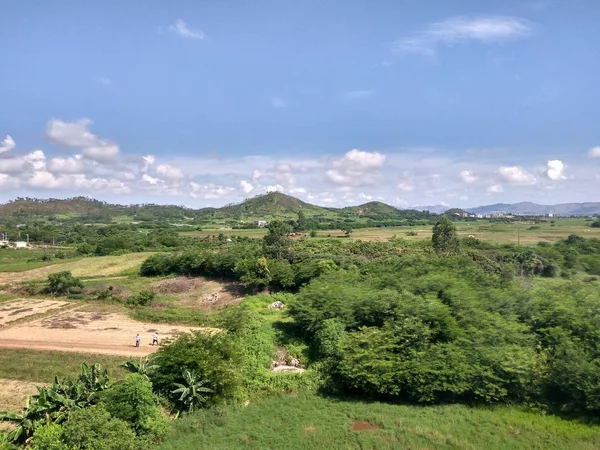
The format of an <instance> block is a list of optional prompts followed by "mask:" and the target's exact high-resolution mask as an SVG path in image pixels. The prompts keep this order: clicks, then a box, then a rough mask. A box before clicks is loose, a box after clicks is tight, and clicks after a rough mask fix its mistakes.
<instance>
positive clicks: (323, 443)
mask: <svg viewBox="0 0 600 450" xmlns="http://www.w3.org/2000/svg"><path fill="white" fill-rule="evenodd" d="M197 448H211V449H228V450H234V449H265V448H294V449H327V450H333V449H344V450H346V449H355V448H356V449H401V448H410V449H415V450H416V449H486V450H494V449H498V450H507V449H544V450H550V449H580V450H587V449H589V450H591V449H598V448H600V428H598V427H597V426H590V425H585V424H581V423H577V422H570V421H566V420H562V419H560V418H557V417H552V416H544V415H542V414H538V413H532V412H524V411H521V410H519V409H516V408H512V407H495V408H470V407H467V406H463V405H446V406H431V407H423V406H404V405H390V404H385V403H378V402H372V403H367V402H362V401H345V400H344V401H342V400H338V399H328V398H323V397H319V396H317V395H314V394H309V393H302V394H300V395H297V396H281V397H272V398H269V399H265V400H263V401H260V402H258V403H256V404H253V403H251V404H250V405H249V406H247V407H229V408H224V409H218V410H211V411H206V412H200V413H197V414H195V415H193V416H190V417H188V418H185V419H183V420H181V421H178V422H175V424H174V430H173V432H172V433H171V435H170V436H168V437H167V440H166V443H165V444H163V445H162V446H160V449H161V450H188V449H190V450H191V449H197Z"/></svg>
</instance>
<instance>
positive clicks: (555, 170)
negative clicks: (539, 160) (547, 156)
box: [545, 159, 567, 181]
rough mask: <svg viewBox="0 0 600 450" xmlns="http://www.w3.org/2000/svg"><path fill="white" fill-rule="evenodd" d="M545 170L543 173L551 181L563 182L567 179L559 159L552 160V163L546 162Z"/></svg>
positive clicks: (563, 166)
mask: <svg viewBox="0 0 600 450" xmlns="http://www.w3.org/2000/svg"><path fill="white" fill-rule="evenodd" d="M546 165H547V167H548V168H547V170H546V172H545V174H546V176H547V177H548V178H549V179H550V180H552V181H559V180H565V179H566V178H567V177H566V176H565V175H564V173H563V172H564V170H565V165H564V163H563V162H562V161H561V160H559V159H553V160H552V161H548V163H547V164H546Z"/></svg>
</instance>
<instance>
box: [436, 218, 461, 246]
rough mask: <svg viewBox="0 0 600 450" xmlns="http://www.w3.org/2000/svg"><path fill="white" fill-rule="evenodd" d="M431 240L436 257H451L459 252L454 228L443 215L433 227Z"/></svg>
mask: <svg viewBox="0 0 600 450" xmlns="http://www.w3.org/2000/svg"><path fill="white" fill-rule="evenodd" d="M431 240H432V242H433V249H434V250H435V252H436V253H437V254H438V255H444V256H447V255H452V254H455V253H457V252H458V250H459V242H458V237H457V236H456V227H455V226H454V224H453V223H452V222H451V221H450V219H448V217H447V216H445V215H442V216H441V217H440V218H439V219H438V221H437V222H436V223H435V225H434V226H433V235H432V236H431Z"/></svg>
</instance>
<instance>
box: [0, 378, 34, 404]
mask: <svg viewBox="0 0 600 450" xmlns="http://www.w3.org/2000/svg"><path fill="white" fill-rule="evenodd" d="M41 385H42V384H41V383H30V382H28V381H18V380H8V379H6V378H0V411H14V412H19V411H21V409H22V408H23V406H24V405H25V400H26V399H27V396H28V395H33V394H37V392H38V391H37V389H36V386H41Z"/></svg>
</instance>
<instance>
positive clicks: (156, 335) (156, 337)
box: [152, 331, 158, 345]
mask: <svg viewBox="0 0 600 450" xmlns="http://www.w3.org/2000/svg"><path fill="white" fill-rule="evenodd" d="M152 345H158V332H156V331H155V332H154V334H153V335H152Z"/></svg>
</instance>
